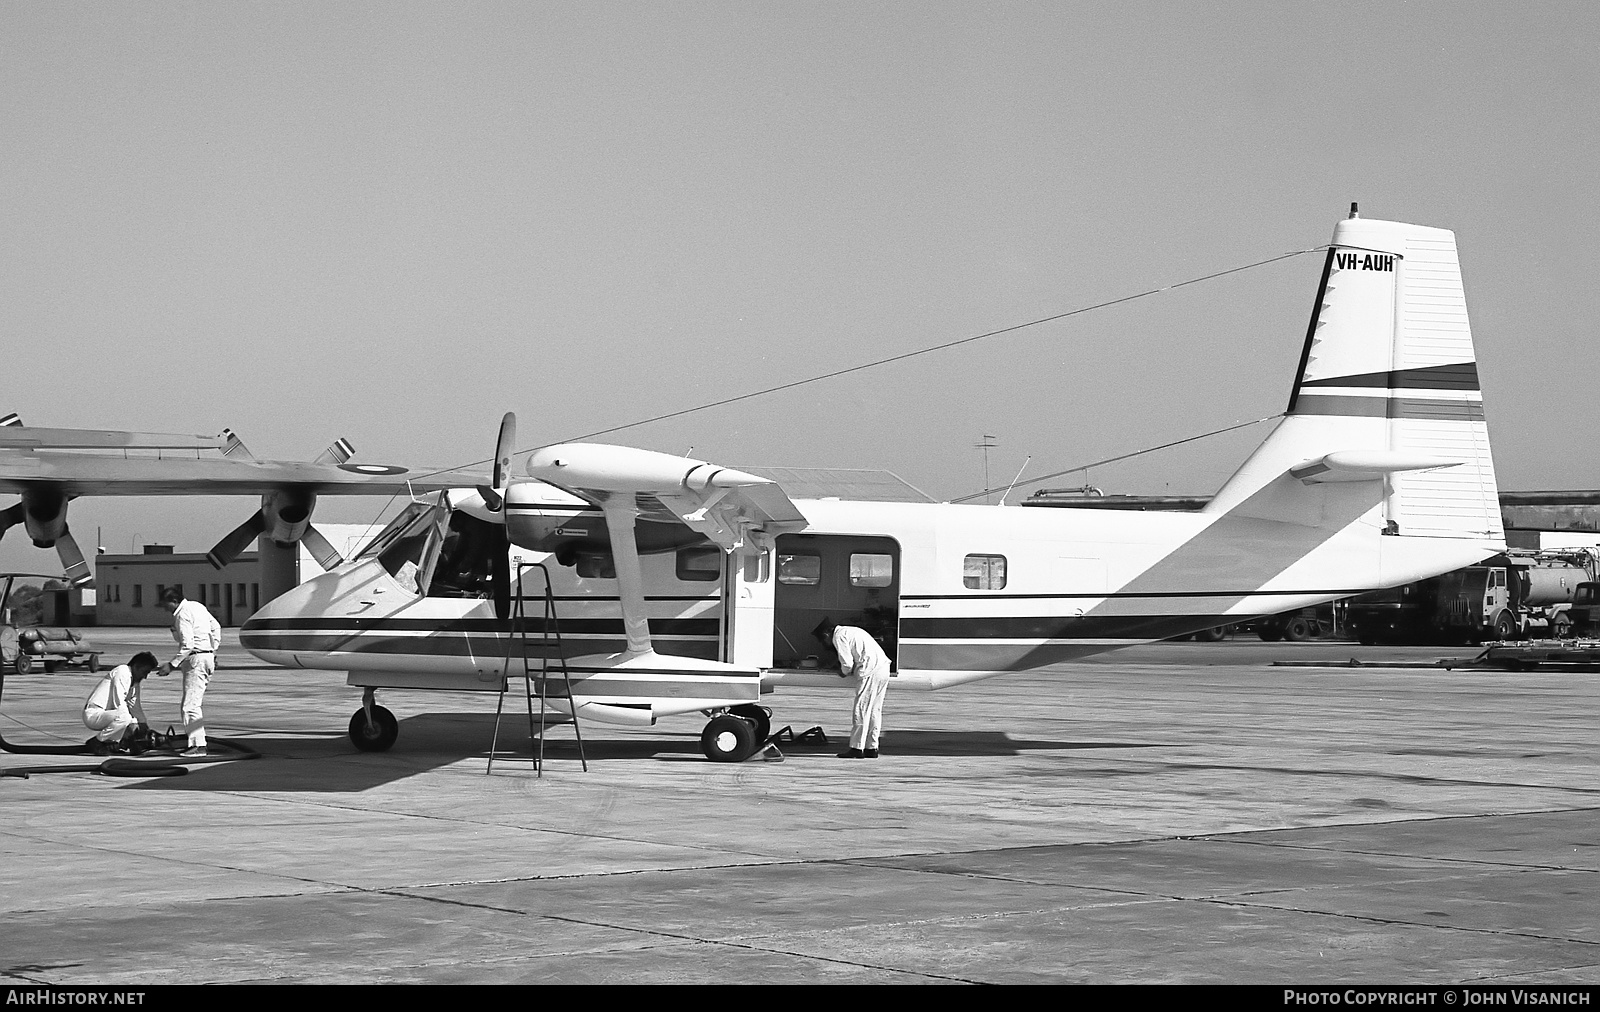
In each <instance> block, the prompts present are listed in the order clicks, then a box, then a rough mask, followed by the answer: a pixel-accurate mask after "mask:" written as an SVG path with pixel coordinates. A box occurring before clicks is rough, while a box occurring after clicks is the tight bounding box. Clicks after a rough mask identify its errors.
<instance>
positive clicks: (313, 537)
mask: <svg viewBox="0 0 1600 1012" xmlns="http://www.w3.org/2000/svg"><path fill="white" fill-rule="evenodd" d="M300 543H301V544H302V545H305V546H306V551H308V552H310V553H311V557H312V558H313V559H316V560H317V565H319V566H321V567H322V568H323V569H326V570H331V569H332V568H333V567H334V566H337V565H338V564H339V563H341V562H343V561H344V556H342V555H340V554H339V550H338V549H337V548H334V547H333V546H332V545H330V544H329V543H328V539H327V538H325V537H323V535H322V532H321V531H319V530H317V529H316V528H315V527H311V526H307V527H306V532H305V533H304V534H302V535H300Z"/></svg>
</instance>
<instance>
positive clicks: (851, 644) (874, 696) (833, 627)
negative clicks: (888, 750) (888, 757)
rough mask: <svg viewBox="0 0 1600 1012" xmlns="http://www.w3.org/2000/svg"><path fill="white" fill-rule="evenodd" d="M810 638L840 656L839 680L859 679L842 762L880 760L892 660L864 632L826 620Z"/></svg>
mask: <svg viewBox="0 0 1600 1012" xmlns="http://www.w3.org/2000/svg"><path fill="white" fill-rule="evenodd" d="M811 635H813V636H815V637H816V638H817V639H819V640H821V641H822V642H823V643H826V644H829V645H831V646H832V647H833V650H834V652H835V653H837V654H838V655H839V677H840V678H849V677H850V676H851V675H855V676H856V679H857V681H856V705H855V710H854V711H853V713H852V723H851V726H850V747H849V748H848V749H847V750H845V751H843V752H840V753H839V758H840V759H876V758H878V734H879V732H880V731H882V730H883V697H884V694H885V693H887V692H888V690H889V657H888V655H887V654H885V653H884V652H883V648H882V647H880V646H878V641H877V640H875V639H873V638H872V636H871V635H870V634H869V633H868V632H867V631H866V630H865V629H858V628H856V627H855V626H853V625H839V624H838V623H837V622H835V621H834V620H833V619H831V618H825V619H823V620H822V621H821V622H820V623H818V625H817V627H816V628H815V629H813V630H812V631H811Z"/></svg>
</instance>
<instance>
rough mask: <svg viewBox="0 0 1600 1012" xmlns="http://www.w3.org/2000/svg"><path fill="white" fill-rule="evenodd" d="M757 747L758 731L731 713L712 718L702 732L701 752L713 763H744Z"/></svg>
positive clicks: (742, 718) (749, 722) (748, 722)
mask: <svg viewBox="0 0 1600 1012" xmlns="http://www.w3.org/2000/svg"><path fill="white" fill-rule="evenodd" d="M757 745H758V743H757V742H756V729H755V727H754V725H753V724H752V723H751V721H749V720H747V719H745V718H744V717H735V716H734V715H733V714H731V713H725V714H723V715H722V716H720V717H712V718H711V722H710V723H709V724H707V725H706V729H705V730H704V731H702V732H700V751H702V752H704V753H705V754H706V758H707V759H710V760H711V761H712V762H718V763H736V762H743V761H744V760H746V759H748V758H750V754H751V753H752V752H754V751H755V750H756V748H757Z"/></svg>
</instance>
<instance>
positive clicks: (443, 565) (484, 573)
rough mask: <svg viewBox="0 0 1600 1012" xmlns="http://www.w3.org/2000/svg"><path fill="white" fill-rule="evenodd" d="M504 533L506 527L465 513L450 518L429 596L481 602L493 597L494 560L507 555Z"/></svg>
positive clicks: (455, 514)
mask: <svg viewBox="0 0 1600 1012" xmlns="http://www.w3.org/2000/svg"><path fill="white" fill-rule="evenodd" d="M504 532H505V528H504V527H501V526H499V525H498V524H492V523H489V522H488V521H485V520H479V519H478V518H477V517H474V516H470V515H468V514H466V513H453V514H451V516H450V525H449V527H448V528H446V529H445V532H444V545H443V547H442V548H440V549H439V561H438V563H437V564H435V566H434V568H433V579H432V580H431V581H429V583H428V596H429V597H470V598H477V599H479V600H486V599H488V598H489V597H490V596H492V595H493V593H494V564H495V556H496V554H498V555H500V556H501V557H504V556H505V553H506V542H505V533H504Z"/></svg>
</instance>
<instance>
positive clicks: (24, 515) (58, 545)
mask: <svg viewBox="0 0 1600 1012" xmlns="http://www.w3.org/2000/svg"><path fill="white" fill-rule="evenodd" d="M17 524H21V525H22V526H23V528H24V529H25V530H27V532H28V537H30V538H32V539H33V543H34V545H35V546H37V547H39V548H50V547H52V546H54V548H55V550H56V555H58V556H60V558H61V568H62V570H63V572H64V576H65V578H66V581H67V582H68V583H69V584H71V585H72V586H74V587H77V586H80V585H83V584H88V583H91V582H92V581H93V577H92V575H91V574H90V572H89V564H88V563H87V562H85V561H84V558H83V549H81V548H79V547H78V539H77V538H74V537H73V536H72V531H71V530H69V529H68V528H67V496H66V494H65V493H63V492H62V491H61V490H60V489H58V488H54V487H52V486H50V485H41V486H39V487H38V488H30V489H28V490H27V491H25V492H23V493H22V501H21V502H19V503H17V504H16V505H15V506H12V507H10V508H9V509H5V510H0V537H4V536H5V532H6V531H8V530H10V529H11V528H13V527H15V526H16V525H17Z"/></svg>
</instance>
